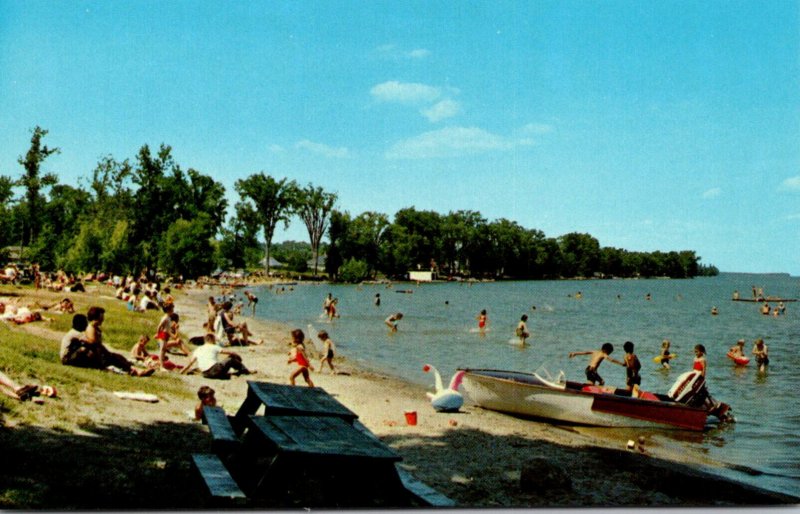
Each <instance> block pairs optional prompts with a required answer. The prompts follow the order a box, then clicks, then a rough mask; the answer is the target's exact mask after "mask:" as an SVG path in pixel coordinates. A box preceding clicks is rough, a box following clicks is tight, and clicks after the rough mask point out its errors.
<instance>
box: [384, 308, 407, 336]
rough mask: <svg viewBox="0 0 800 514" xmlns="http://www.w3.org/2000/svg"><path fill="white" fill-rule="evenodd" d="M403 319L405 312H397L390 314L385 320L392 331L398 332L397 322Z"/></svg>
mask: <svg viewBox="0 0 800 514" xmlns="http://www.w3.org/2000/svg"><path fill="white" fill-rule="evenodd" d="M401 319H403V313H402V312H395V313H394V314H390V315H389V317H388V318H386V319H385V320H384V321H383V322H384V323H386V326H387V327H389V329H390V330H391V331H392V332H397V322H398V321H400V320H401Z"/></svg>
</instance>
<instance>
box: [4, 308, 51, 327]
mask: <svg viewBox="0 0 800 514" xmlns="http://www.w3.org/2000/svg"><path fill="white" fill-rule="evenodd" d="M20 311H22V312H20ZM11 321H13V322H14V323H16V324H17V325H24V324H25V323H33V322H34V321H53V320H51V319H50V318H45V317H44V316H42V313H41V312H39V311H33V312H32V311H30V310H28V309H27V308H25V307H23V308H20V309H19V310H17V315H16V316H14V317H13V318H11Z"/></svg>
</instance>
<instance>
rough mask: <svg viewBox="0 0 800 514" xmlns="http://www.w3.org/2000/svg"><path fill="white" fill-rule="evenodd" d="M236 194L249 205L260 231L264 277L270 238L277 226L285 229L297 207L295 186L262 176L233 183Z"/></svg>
mask: <svg viewBox="0 0 800 514" xmlns="http://www.w3.org/2000/svg"><path fill="white" fill-rule="evenodd" d="M235 187H236V191H237V192H238V193H239V195H240V196H241V197H242V199H243V201H250V202H252V204H253V207H254V210H255V212H256V213H257V216H258V220H259V224H260V225H261V227H262V229H263V230H264V254H265V259H266V260H265V265H264V268H265V269H266V272H267V276H269V258H270V249H271V247H272V237H273V236H274V235H275V228H276V227H277V225H278V223H279V222H283V224H284V227H288V226H289V218H290V216H291V215H292V214H293V213H294V208H295V205H296V204H297V183H296V182H294V181H289V180H288V179H287V178H283V179H281V180H275V179H274V178H272V177H270V176H269V175H265V174H264V173H263V172H261V173H257V174H254V175H250V176H249V177H247V178H246V179H243V180H237V181H236V184H235Z"/></svg>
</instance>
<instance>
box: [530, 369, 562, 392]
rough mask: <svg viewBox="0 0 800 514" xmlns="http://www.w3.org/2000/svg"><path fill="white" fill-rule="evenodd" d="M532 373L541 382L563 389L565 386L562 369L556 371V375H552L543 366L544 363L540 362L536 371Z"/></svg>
mask: <svg viewBox="0 0 800 514" xmlns="http://www.w3.org/2000/svg"><path fill="white" fill-rule="evenodd" d="M533 374H534V375H535V376H536V378H538V379H539V380H541V381H542V382H544V383H546V384H547V385H549V386H551V387H557V388H559V389H564V388H566V387H567V377H566V375H565V374H564V370H560V371H559V372H558V375H556V376H555V377H553V375H552V374H550V371H549V370H548V369H547V367H545V365H544V364H542V365H541V366H539V367H538V368H537V369H536V371H534V372H533Z"/></svg>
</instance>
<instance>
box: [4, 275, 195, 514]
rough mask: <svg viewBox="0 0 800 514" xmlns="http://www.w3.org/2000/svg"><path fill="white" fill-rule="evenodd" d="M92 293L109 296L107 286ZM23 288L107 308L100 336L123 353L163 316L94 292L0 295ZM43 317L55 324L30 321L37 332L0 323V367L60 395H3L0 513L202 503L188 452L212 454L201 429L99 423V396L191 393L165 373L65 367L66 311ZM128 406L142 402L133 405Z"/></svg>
mask: <svg viewBox="0 0 800 514" xmlns="http://www.w3.org/2000/svg"><path fill="white" fill-rule="evenodd" d="M98 292H99V293H100V294H108V295H111V294H112V292H111V290H110V288H108V291H104V290H100V291H98ZM23 294H24V295H26V296H28V295H31V296H34V297H35V299H36V300H37V301H38V302H39V303H40V304H42V305H49V304H52V303H55V302H57V301H58V300H60V299H61V298H63V297H64V296H69V297H70V298H71V299H72V300H73V302H74V303H75V308H76V311H77V312H84V313H85V312H86V310H87V309H88V307H89V306H90V305H98V306H101V307H104V308H105V309H106V321H105V322H104V324H103V334H104V338H105V342H106V343H108V344H109V345H110V346H112V347H114V348H116V349H117V350H118V351H121V352H123V353H126V354H127V351H128V350H129V349H130V347H131V346H132V345H133V343H134V342H135V341H136V339H137V338H138V337H139V335H141V334H149V335H152V334H153V333H154V331H155V327H156V324H157V322H158V319H159V318H160V315H159V313H158V312H147V313H134V312H130V311H128V310H127V309H126V306H125V304H124V303H123V302H120V301H119V300H116V299H104V298H99V297H98V295H97V294H93V293H89V294H86V293H84V294H71V293H66V294H65V293H50V292H42V291H39V292H36V291H33V290H32V289H31V288H25V287H23V288H16V287H9V286H0V297H4V296H9V295H23ZM45 315H46V317H49V318H53V319H54V321H53V322H35V323H34V324H32V325H31V328H34V329H36V334H32V333H30V332H28V331H26V330H25V329H24V328H23V327H17V326H14V325H11V326H9V325H7V324H5V323H2V322H0V370H2V371H3V372H4V373H6V374H7V375H8V376H9V377H11V378H12V379H14V380H15V381H17V382H18V383H20V384H27V383H36V384H49V385H52V386H55V387H56V388H57V390H58V397H57V398H48V399H46V401H45V403H44V404H43V405H35V404H33V403H32V402H19V401H17V400H14V399H11V398H9V397H7V396H5V395H0V455H2V460H3V462H4V463H5V465H4V469H3V470H1V471H0V509H56V510H75V509H78V510H86V509H103V510H119V509H177V508H184V509H186V508H189V509H192V508H194V509H197V508H201V507H203V506H204V504H203V495H202V490H201V489H200V488H198V483H199V482H197V480H198V478H197V477H196V476H195V473H194V472H193V471H192V469H191V467H190V455H191V453H193V452H198V451H208V450H209V444H210V442H209V440H208V436H207V435H206V434H205V430H204V429H203V428H201V427H200V426H199V425H198V424H196V423H192V422H188V420H183V419H179V420H164V421H160V422H157V423H131V422H119V423H115V422H114V421H112V422H104V423H102V424H100V423H98V422H97V421H96V419H97V418H98V417H99V416H98V415H101V416H102V415H104V414H107V412H108V406H107V405H106V403H105V402H107V401H109V398H108V394H109V393H110V392H113V391H118V390H127V391H129V390H136V391H143V392H146V393H152V394H156V395H157V396H159V397H160V398H162V399H166V400H168V401H178V402H184V403H186V404H187V405H191V404H192V403H193V402H194V400H195V399H196V398H195V396H194V393H193V392H192V391H190V390H189V389H188V388H187V387H186V385H185V384H184V382H183V381H182V380H181V378H180V377H178V376H176V375H173V374H169V373H157V374H156V375H154V376H152V377H148V378H133V377H129V376H127V375H118V374H115V373H110V372H106V371H102V370H94V369H83V368H76V367H72V366H64V365H62V364H61V362H60V360H59V355H58V353H59V346H60V340H61V335H63V334H64V333H65V332H66V331H67V330H68V329H69V328H70V326H71V320H72V316H71V315H69V314H61V315H57V314H51V313H46V314H45ZM43 329H44V330H43ZM51 331H52V332H51ZM130 408H131V409H145V408H146V406H145V405H140V404H137V403H136V402H131V405H130ZM131 412H132V413H134V415H135V413H136V412H137V411H135V410H134V411H131ZM129 417H130V416H129Z"/></svg>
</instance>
